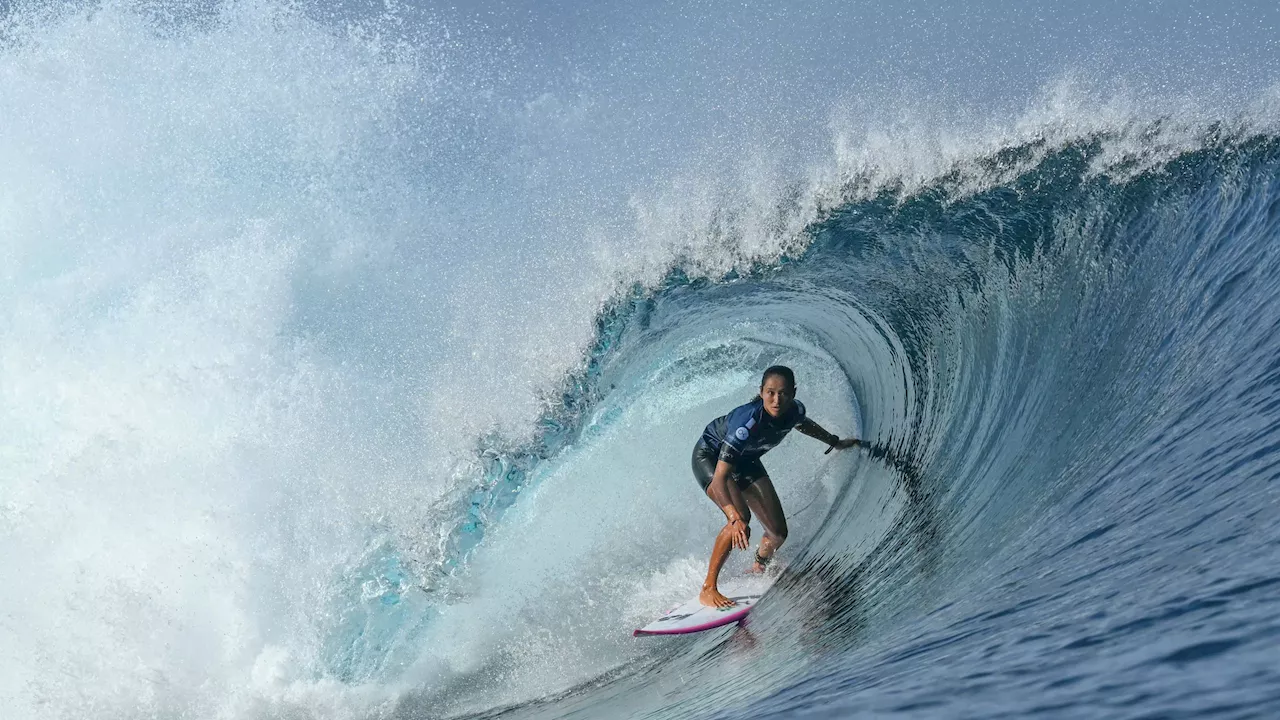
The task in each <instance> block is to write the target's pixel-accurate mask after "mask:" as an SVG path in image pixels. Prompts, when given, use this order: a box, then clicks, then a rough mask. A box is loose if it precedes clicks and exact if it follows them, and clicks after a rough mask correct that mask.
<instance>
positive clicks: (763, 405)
mask: <svg viewBox="0 0 1280 720" xmlns="http://www.w3.org/2000/svg"><path fill="white" fill-rule="evenodd" d="M795 397H796V376H795V373H793V372H792V371H791V368H789V367H785V366H783V365H774V366H773V367H770V368H769V369H767V370H765V371H764V375H763V377H761V378H760V394H759V396H758V397H756V398H755V399H754V400H752V401H751V402H749V403H747V404H746V405H741V406H739V407H736V408H734V409H733V410H732V411H731V412H730V413H729V414H727V415H723V416H721V417H718V418H716V419H715V420H712V421H711V422H710V423H709V424H708V425H707V428H706V429H705V430H703V431H702V437H700V438H699V439H698V444H697V445H695V446H694V448H693V475H694V477H695V478H697V480H698V484H699V485H701V486H702V490H703V491H704V492H705V493H706V494H707V497H709V498H711V500H712V501H713V502H715V504H716V505H717V506H718V507H719V508H720V510H721V511H723V512H724V516H725V520H726V521H727V522H726V523H725V526H724V527H723V528H721V529H720V534H719V535H716V541H715V545H714V546H713V547H712V550H711V565H710V567H709V568H708V569H707V579H706V581H705V582H704V583H703V584H702V592H701V594H699V596H698V599H699V600H700V601H701V602H702V604H703V605H709V606H712V607H729V606H731V605H733V604H734V603H733V601H732V600H730V599H729V598H727V597H725V596H724V594H722V593H721V592H720V590H719V588H717V583H718V581H719V579H720V568H721V567H723V566H724V561H725V560H726V559H727V558H728V557H729V551H730V550H731V549H733V548H738V549H740V550H746V549H747V547H748V546H749V542H750V539H751V527H750V522H751V513H752V511H754V512H755V514H756V516H757V517H759V518H760V524H762V525H764V537H762V538H760V547H759V549H758V550H756V557H755V562H754V563H753V564H752V565H751V570H750V572H753V573H762V572H764V570H765V568H766V567H767V566H768V565H769V561H770V560H772V559H773V554H774V553H775V552H777V550H778V548H779V547H780V546H781V545H782V543H783V542H784V541H786V539H787V518H786V516H785V515H783V513H782V505H781V504H780V503H779V502H778V494H777V493H776V492H774V490H773V482H772V481H771V480H770V479H769V474H768V473H767V472H766V471H765V469H764V465H762V464H761V463H760V456H761V455H764V454H765V453H766V452H769V451H770V450H772V449H773V448H774V447H776V446H777V445H778V443H780V442H782V439H783V438H784V437H786V436H787V433H788V432H790V431H791V430H792V428H794V429H796V430H798V431H800V432H801V433H804V434H805V435H808V436H809V437H813V438H817V439H818V440H821V441H822V442H824V443H826V444H827V445H829V446H830V447H831V448H834V449H838V450H842V449H844V448H848V447H853V446H854V445H857V444H858V441H857V440H856V439H854V438H847V439H844V440H842V439H840V437H839V436H837V435H835V434H834V433H829V432H827V431H826V430H824V429H822V426H820V425H818V423H816V422H814V421H812V420H810V419H809V418H807V417H805V410H804V405H803V404H802V403H801V402H800V401H799V400H796V399H795Z"/></svg>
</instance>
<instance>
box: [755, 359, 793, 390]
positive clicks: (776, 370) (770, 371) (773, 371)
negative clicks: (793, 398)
mask: <svg viewBox="0 0 1280 720" xmlns="http://www.w3.org/2000/svg"><path fill="white" fill-rule="evenodd" d="M773 375H777V376H778V377H781V378H782V379H783V380H786V381H787V384H789V385H790V386H791V389H792V390H794V389H795V387H796V374H795V373H793V372H791V368H789V367H787V366H786V365H771V366H770V367H769V368H767V369H766V370H765V371H764V375H761V376H760V387H764V384H765V383H766V382H768V380H769V378H770V377H771V376H773Z"/></svg>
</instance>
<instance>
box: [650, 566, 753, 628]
mask: <svg viewBox="0 0 1280 720" xmlns="http://www.w3.org/2000/svg"><path fill="white" fill-rule="evenodd" d="M772 584H773V578H770V577H757V578H752V579H750V580H745V581H743V580H739V581H737V582H729V583H721V587H720V591H721V592H723V593H724V594H725V597H728V598H729V599H730V600H732V601H733V603H734V604H733V605H730V606H729V607H727V608H714V607H707V606H706V605H703V604H702V601H700V600H698V596H697V595H694V596H693V597H692V598H690V599H688V600H686V601H685V602H682V603H680V604H679V605H676V606H675V607H673V608H671V609H670V610H668V611H666V612H665V613H663V614H662V617H660V618H658V619H657V620H654V621H653V622H651V623H649V624H648V625H645V626H644V627H642V628H638V629H636V630H634V631H632V633H631V635H632V637H642V636H645V635H684V634H686V633H696V632H702V631H703V630H711V629H712V628H718V627H722V626H724V625H729V624H730V623H736V622H742V621H743V620H745V619H746V617H747V614H748V613H750V612H751V608H753V607H755V605H756V603H757V602H759V601H760V598H762V597H764V593H765V591H766V590H768V589H769V586H770V585H772ZM735 591H736V592H735Z"/></svg>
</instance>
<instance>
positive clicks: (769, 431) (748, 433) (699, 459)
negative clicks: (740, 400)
mask: <svg viewBox="0 0 1280 720" xmlns="http://www.w3.org/2000/svg"><path fill="white" fill-rule="evenodd" d="M804 419H805V415H804V404H803V403H801V402H800V401H799V400H793V401H792V402H791V407H789V408H787V411H786V412H785V413H783V414H782V417H779V418H774V417H771V416H770V415H769V413H767V412H765V411H764V401H763V400H761V399H760V398H756V399H755V400H752V401H751V402H749V403H747V404H746V405H741V406H739V407H736V408H734V409H733V410H732V411H730V412H729V414H728V415H722V416H720V417H718V418H716V419H715V420H712V421H711V422H710V423H708V424H707V428H706V429H705V430H703V431H702V437H700V438H698V444H697V445H695V446H694V447H693V476H694V477H695V478H697V480H698V484H699V485H701V486H702V490H703V492H706V489H707V487H708V486H710V485H711V478H712V477H713V476H714V475H715V471H716V462H717V461H719V460H724V461H725V462H727V463H729V464H730V465H732V466H733V472H732V474H731V475H730V478H731V479H732V480H733V481H734V482H736V483H737V484H738V487H739V488H741V489H743V490H745V489H747V487H749V486H750V485H751V483H753V482H755V481H757V480H759V479H760V478H762V477H767V476H768V475H767V474H766V473H765V469H764V465H762V464H761V463H760V456H761V455H764V454H765V453H767V452H769V451H770V450H772V449H773V448H774V447H776V446H777V445H778V443H780V442H782V438H784V437H786V436H787V433H789V432H791V428H793V427H795V426H796V425H798V424H799V423H800V422H802V421H803V420H804Z"/></svg>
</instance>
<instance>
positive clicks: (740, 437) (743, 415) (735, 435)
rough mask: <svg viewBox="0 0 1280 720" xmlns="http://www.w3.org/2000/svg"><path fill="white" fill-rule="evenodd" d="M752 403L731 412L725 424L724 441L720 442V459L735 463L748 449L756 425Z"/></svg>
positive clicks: (731, 463)
mask: <svg viewBox="0 0 1280 720" xmlns="http://www.w3.org/2000/svg"><path fill="white" fill-rule="evenodd" d="M751 409H752V408H751V406H750V405H743V406H742V407H740V408H737V409H736V410H734V411H733V412H731V413H729V420H728V422H727V423H725V426H724V442H722V443H721V444H720V459H721V460H723V461H724V462H727V463H729V464H730V465H733V464H734V463H736V462H737V461H738V456H740V455H742V451H743V450H745V449H746V447H747V442H748V441H749V440H750V439H751V432H752V430H754V429H755V427H756V419H755V414H754V413H753V412H751Z"/></svg>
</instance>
